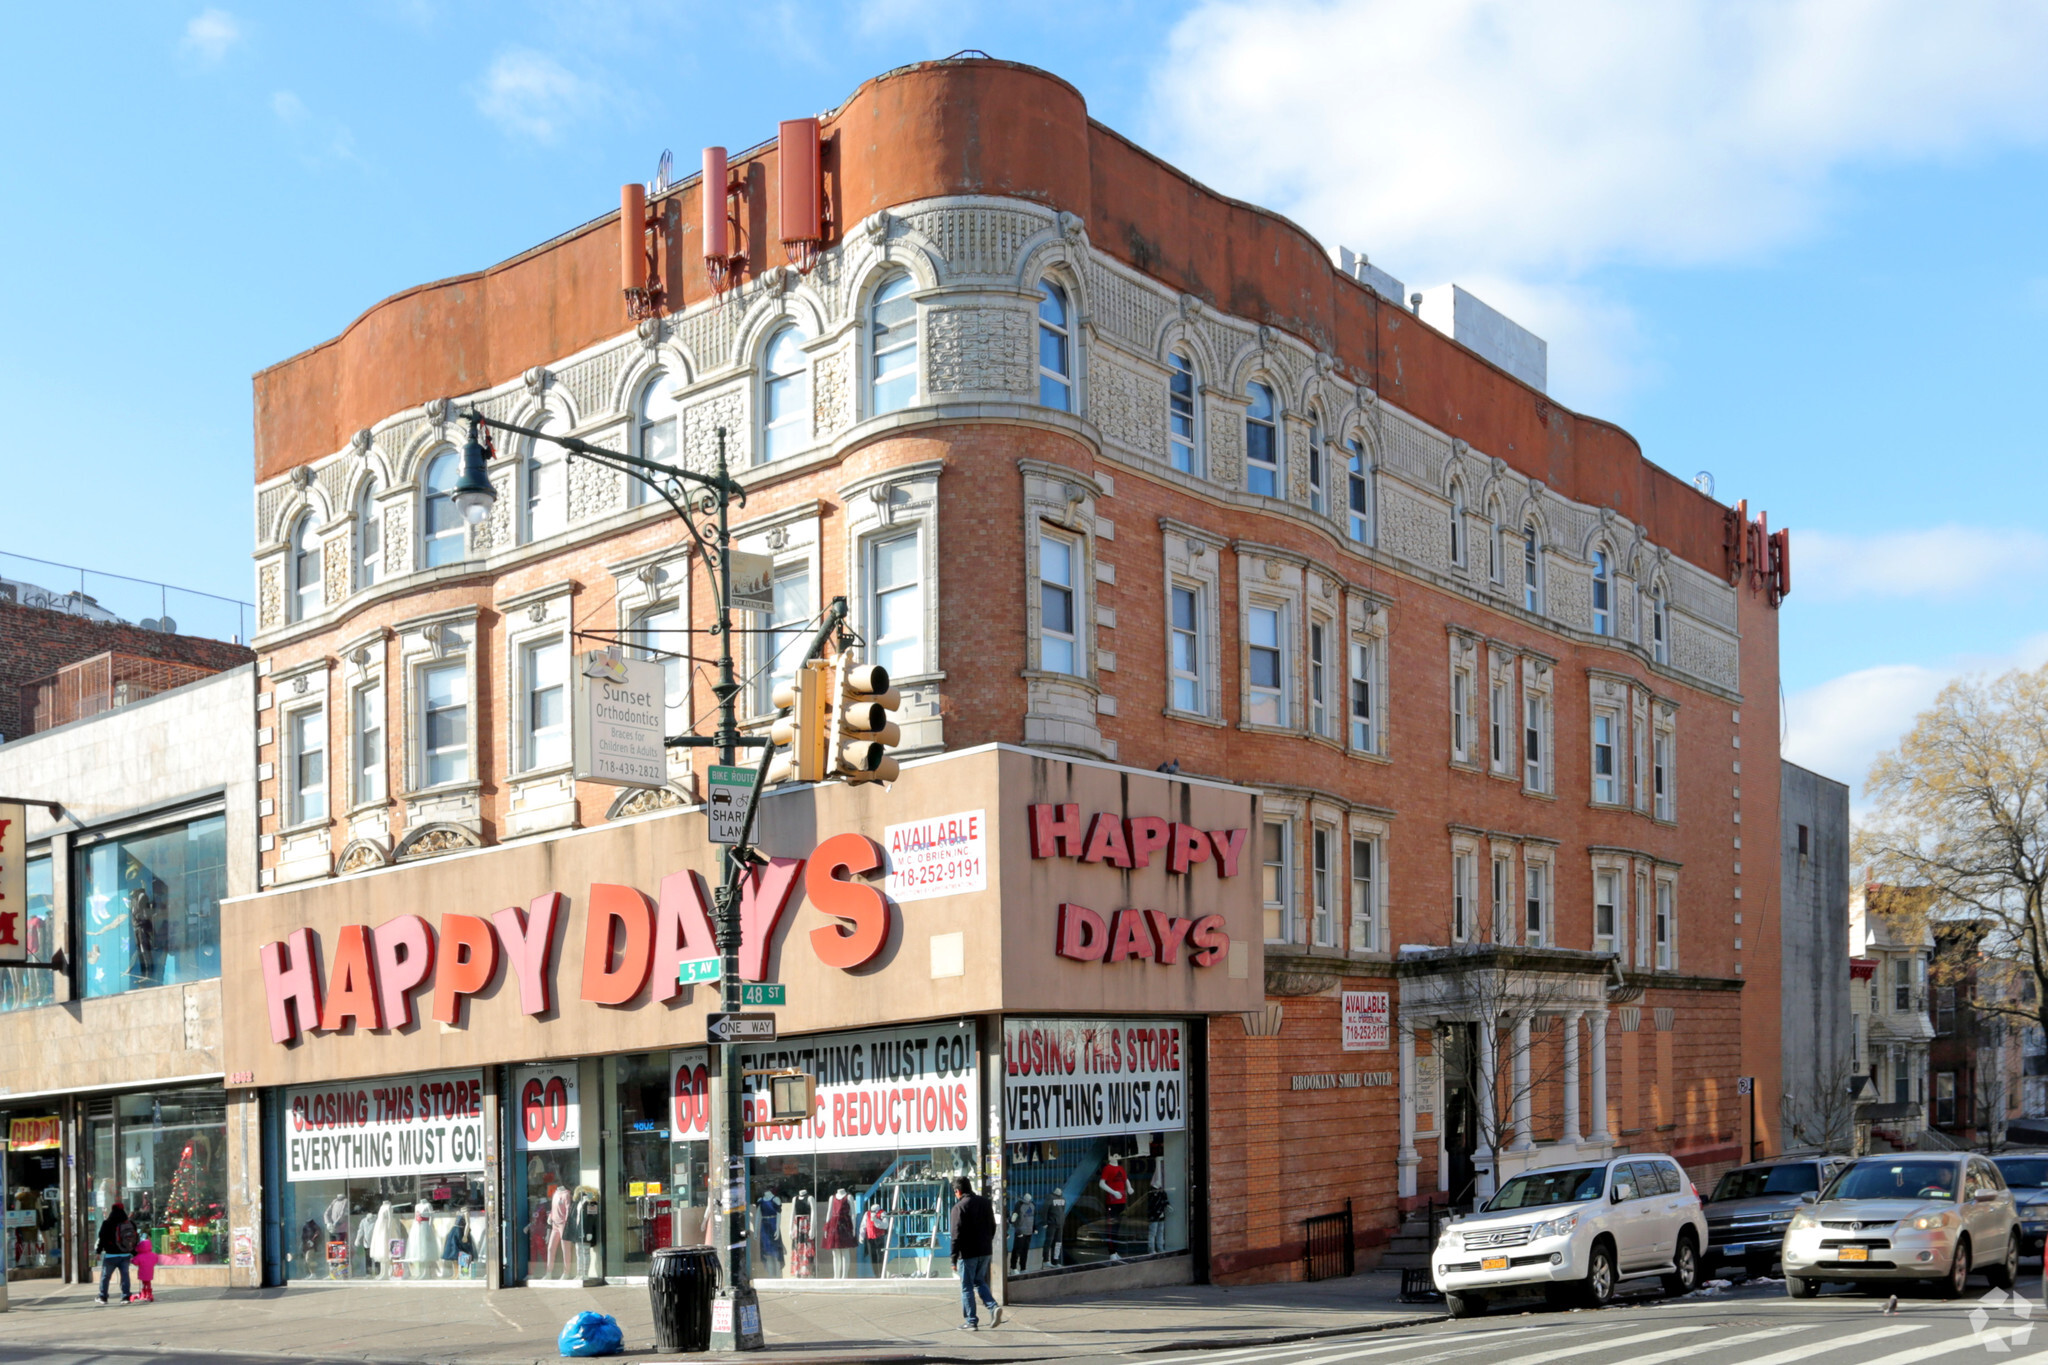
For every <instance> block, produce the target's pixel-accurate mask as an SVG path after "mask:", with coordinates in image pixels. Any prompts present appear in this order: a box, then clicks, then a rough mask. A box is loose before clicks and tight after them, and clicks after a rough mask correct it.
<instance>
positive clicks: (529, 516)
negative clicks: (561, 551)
mask: <svg viewBox="0 0 2048 1365" xmlns="http://www.w3.org/2000/svg"><path fill="white" fill-rule="evenodd" d="M567 426H568V423H567V422H564V421H563V420H562V418H561V417H560V416H559V415H558V414H556V413H552V412H551V413H549V414H548V415H547V416H545V417H543V418H542V419H541V420H540V423H539V427H538V429H539V430H540V431H542V432H545V433H547V434H549V435H556V434H559V433H561V432H562V431H563V430H565V429H566V428H567ZM528 445H529V447H530V448H529V449H528V450H527V452H526V461H525V463H524V465H523V466H522V467H521V470H520V480H521V482H522V483H523V484H524V486H525V487H524V494H525V508H524V514H523V515H522V516H521V517H520V519H519V541H520V544H522V545H524V544H526V543H528V542H530V541H535V540H542V539H545V538H546V537H548V536H551V535H554V534H555V533H556V532H558V531H560V530H562V529H563V528H564V527H566V526H567V525H568V524H569V460H568V455H569V452H568V451H566V450H564V449H562V447H560V446H558V445H556V444H555V443H554V442H553V441H544V440H541V439H540V438H538V437H531V438H529V440H528Z"/></svg>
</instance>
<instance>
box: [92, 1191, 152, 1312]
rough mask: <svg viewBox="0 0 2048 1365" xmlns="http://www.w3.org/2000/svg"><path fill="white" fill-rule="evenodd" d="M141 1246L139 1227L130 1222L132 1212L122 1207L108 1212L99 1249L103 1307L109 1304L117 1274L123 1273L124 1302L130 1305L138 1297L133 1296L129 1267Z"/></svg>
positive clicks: (122, 1300)
mask: <svg viewBox="0 0 2048 1365" xmlns="http://www.w3.org/2000/svg"><path fill="white" fill-rule="evenodd" d="M140 1242H141V1238H140V1236H139V1235H138V1234H137V1233H136V1231H135V1224H134V1223H132V1222H130V1221H129V1219H128V1210H126V1209H124V1208H122V1207H121V1206H120V1205H119V1204H116V1205H114V1207H113V1208H111V1209H108V1210H107V1218H106V1221H105V1222H103V1223H101V1224H100V1237H99V1245H98V1250H99V1253H100V1302H101V1303H105V1302H106V1301H107V1288H108V1286H109V1285H110V1283H111V1282H112V1281H113V1278H114V1272H115V1271H116V1270H118V1271H120V1272H121V1302H123V1303H127V1302H128V1301H129V1300H130V1299H131V1298H133V1297H134V1295H133V1293H132V1292H131V1290H132V1288H133V1286H132V1285H131V1284H130V1282H129V1279H128V1263H129V1262H130V1261H133V1260H134V1259H135V1248H136V1247H137V1246H138V1245H139V1244H140Z"/></svg>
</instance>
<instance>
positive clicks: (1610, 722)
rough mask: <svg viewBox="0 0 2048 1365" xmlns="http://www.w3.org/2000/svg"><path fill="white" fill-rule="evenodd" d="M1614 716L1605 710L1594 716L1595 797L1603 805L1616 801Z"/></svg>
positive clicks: (1609, 804)
mask: <svg viewBox="0 0 2048 1365" xmlns="http://www.w3.org/2000/svg"><path fill="white" fill-rule="evenodd" d="M1614 728H1615V726H1614V717H1613V716H1612V715H1611V714H1609V713H1607V712H1605V711H1602V712H1599V713H1596V714H1595V715H1594V717H1593V799H1594V800H1595V801H1596V802H1598V803H1599V804H1601V805H1603V806H1611V805H1613V804H1614V801H1615V794H1616V793H1615V782H1614Z"/></svg>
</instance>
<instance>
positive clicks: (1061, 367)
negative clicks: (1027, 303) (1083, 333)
mask: <svg viewBox="0 0 2048 1365" xmlns="http://www.w3.org/2000/svg"><path fill="white" fill-rule="evenodd" d="M1038 293H1039V299H1038V401H1039V402H1040V403H1041V404H1042V405H1044V406H1045V407H1048V408H1058V409H1059V410H1060V411H1061V412H1072V411H1073V410H1074V345H1073V334H1072V331H1071V330H1070V329H1069V328H1068V326H1067V291H1066V290H1064V289H1062V288H1060V287H1059V286H1058V285H1056V284H1054V283H1053V282H1052V281H1051V280H1040V281H1039V282H1038Z"/></svg>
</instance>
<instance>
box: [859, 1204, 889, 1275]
mask: <svg viewBox="0 0 2048 1365" xmlns="http://www.w3.org/2000/svg"><path fill="white" fill-rule="evenodd" d="M888 1246H889V1215H888V1214H886V1213H884V1212H882V1210H881V1209H880V1208H879V1207H877V1206H876V1205H874V1204H870V1205H868V1208H867V1212H866V1213H864V1214H862V1215H861V1219H860V1247H861V1253H862V1256H863V1258H864V1259H865V1260H866V1261H867V1263H868V1269H869V1270H870V1271H871V1272H873V1273H874V1274H875V1275H877V1276H879V1275H881V1273H882V1261H883V1258H884V1254H885V1252H886V1251H887V1249H888Z"/></svg>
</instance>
